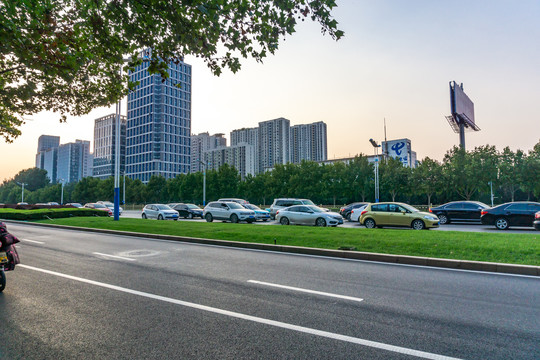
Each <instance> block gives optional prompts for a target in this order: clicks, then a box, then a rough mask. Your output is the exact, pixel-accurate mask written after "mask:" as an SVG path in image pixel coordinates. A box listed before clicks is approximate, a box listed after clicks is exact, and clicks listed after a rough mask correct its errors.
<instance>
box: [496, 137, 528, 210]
mask: <svg viewBox="0 0 540 360" xmlns="http://www.w3.org/2000/svg"><path fill="white" fill-rule="evenodd" d="M524 157H525V154H524V153H523V151H521V150H518V151H516V152H513V151H512V150H510V148H509V147H508V146H507V147H505V148H504V149H503V152H502V153H501V154H500V158H499V159H500V160H499V180H498V183H499V185H500V187H501V189H502V191H503V193H504V194H505V195H508V196H507V198H508V199H509V200H510V201H514V200H515V194H516V192H517V191H518V189H519V187H520V182H521V178H522V176H520V175H521V174H523V165H524Z"/></svg>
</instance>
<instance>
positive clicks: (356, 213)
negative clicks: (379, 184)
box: [351, 204, 368, 222]
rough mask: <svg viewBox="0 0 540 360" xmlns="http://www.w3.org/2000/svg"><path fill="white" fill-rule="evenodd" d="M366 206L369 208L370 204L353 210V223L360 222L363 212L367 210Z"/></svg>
mask: <svg viewBox="0 0 540 360" xmlns="http://www.w3.org/2000/svg"><path fill="white" fill-rule="evenodd" d="M366 206H368V204H366V205H363V206H360V207H358V208H356V209H352V211H351V222H354V221H360V220H359V219H360V215H361V214H362V211H364V210H365V209H366Z"/></svg>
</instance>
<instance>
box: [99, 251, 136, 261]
mask: <svg viewBox="0 0 540 360" xmlns="http://www.w3.org/2000/svg"><path fill="white" fill-rule="evenodd" d="M92 254H96V255H101V256H106V257H111V258H114V259H121V260H129V261H135V259H130V258H127V257H123V256H116V255H109V254H103V253H99V252H94V253H92Z"/></svg>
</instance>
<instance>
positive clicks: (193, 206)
mask: <svg viewBox="0 0 540 360" xmlns="http://www.w3.org/2000/svg"><path fill="white" fill-rule="evenodd" d="M187 207H188V209H198V210H201V208H200V207H198V206H197V205H194V204H187Z"/></svg>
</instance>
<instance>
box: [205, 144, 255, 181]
mask: <svg viewBox="0 0 540 360" xmlns="http://www.w3.org/2000/svg"><path fill="white" fill-rule="evenodd" d="M255 152H256V151H255V146H253V145H250V144H247V143H241V144H237V145H234V146H222V147H218V148H216V149H212V150H208V151H205V152H204V153H203V159H204V162H206V163H207V164H208V169H209V170H216V171H217V170H219V168H220V167H221V166H223V165H225V164H228V165H230V166H232V167H234V168H235V169H236V170H237V171H238V173H239V174H240V177H241V179H242V180H244V179H245V177H246V175H248V174H250V175H255Z"/></svg>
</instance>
